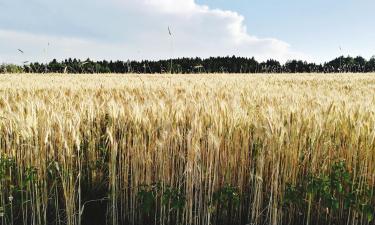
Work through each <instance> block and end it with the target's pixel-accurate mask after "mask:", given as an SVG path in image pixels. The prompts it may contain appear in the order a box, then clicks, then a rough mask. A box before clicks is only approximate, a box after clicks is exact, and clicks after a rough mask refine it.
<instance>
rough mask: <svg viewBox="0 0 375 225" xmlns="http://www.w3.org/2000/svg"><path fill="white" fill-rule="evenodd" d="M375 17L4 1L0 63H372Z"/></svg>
mask: <svg viewBox="0 0 375 225" xmlns="http://www.w3.org/2000/svg"><path fill="white" fill-rule="evenodd" d="M374 9H375V1H374V0H355V1H354V0H329V1H328V0H303V1H301V0H282V1H281V0H0V63H1V62H12V63H22V62H23V61H40V62H46V61H49V60H51V59H53V58H56V59H59V60H61V59H64V58H69V57H77V58H81V59H86V58H88V57H89V58H91V59H95V60H101V59H107V60H117V59H120V60H127V59H165V58H170V57H183V56H185V57H194V56H200V57H209V56H226V55H238V56H246V57H251V56H254V57H255V58H256V59H258V60H264V59H268V58H274V59H278V60H281V61H286V60H287V59H292V58H298V59H305V60H311V61H315V62H323V61H326V60H329V59H331V58H333V57H336V56H338V55H341V54H344V55H348V54H350V55H353V56H355V55H362V56H364V57H366V58H369V57H371V56H372V55H375V29H374V28H373V26H374V25H373V23H374V21H375V13H374V12H373V11H374ZM168 27H170V30H171V32H172V36H170V35H169V34H168ZM340 47H341V50H340ZM17 49H22V50H23V51H24V53H23V54H21V53H20V52H19V51H18V50H17Z"/></svg>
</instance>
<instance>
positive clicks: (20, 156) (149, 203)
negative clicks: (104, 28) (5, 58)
mask: <svg viewBox="0 0 375 225" xmlns="http://www.w3.org/2000/svg"><path fill="white" fill-rule="evenodd" d="M374 141H375V74H367V75H364V74H346V75H332V74H330V75H324V74H316V75H281V74H278V75H221V74H220V75H219V74H216V75H174V76H170V75H53V74H50V75H46V74H39V75H38V74H33V75H31V74H30V75H26V74H25V75H1V76H0V224H3V225H18V224H19V225H21V224H25V225H29V224H31V225H44V224H51V225H52V224H53V225H65V224H66V225H81V224H85V225H86V224H87V225H89V224H90V225H91V224H98V225H101V224H106V223H107V224H110V225H117V224H130V225H151V224H155V225H175V224H186V225H209V224H212V225H221V224H222V225H227V224H239V225H244V224H254V225H280V224H295V225H300V224H306V225H311V224H313V225H318V224H332V225H333V224H375V222H374V216H375V213H374V205H375V142H374Z"/></svg>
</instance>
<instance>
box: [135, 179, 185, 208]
mask: <svg viewBox="0 0 375 225" xmlns="http://www.w3.org/2000/svg"><path fill="white" fill-rule="evenodd" d="M137 196H138V199H139V202H140V205H141V210H142V211H143V212H144V213H146V214H150V213H155V207H156V205H157V203H158V202H160V203H161V205H162V206H164V207H167V208H168V209H169V210H168V212H173V211H180V210H182V209H183V208H184V207H185V202H186V198H185V196H184V195H183V193H182V192H181V191H180V190H178V189H176V188H172V187H169V186H164V187H162V185H161V184H160V183H157V184H153V185H141V186H140V187H139V191H138V195H137Z"/></svg>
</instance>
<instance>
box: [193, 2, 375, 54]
mask: <svg viewBox="0 0 375 225" xmlns="http://www.w3.org/2000/svg"><path fill="white" fill-rule="evenodd" d="M197 2H198V3H200V4H207V5H210V6H212V7H218V8H225V9H229V10H233V11H237V12H239V13H240V14H242V15H244V16H245V18H246V20H245V24H246V25H247V27H248V30H249V32H253V33H255V34H256V35H259V36H271V37H275V38H278V39H281V40H283V41H286V42H287V43H290V44H291V45H292V46H293V47H294V48H295V49H298V50H299V51H301V52H304V53H306V54H309V55H311V56H312V58H313V59H316V60H326V59H330V58H332V57H336V56H337V55H339V54H345V55H347V54H352V55H363V56H365V57H371V56H373V55H375V29H373V28H372V27H374V23H375V13H374V10H375V1H373V0H356V1H354V0H302V1H301V0H282V1H280V0H266V1H264V0H263V1H262V0H252V1H249V0H234V1H227V0H198V1H197ZM340 46H341V49H342V50H340Z"/></svg>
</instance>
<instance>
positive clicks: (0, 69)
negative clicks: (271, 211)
mask: <svg viewBox="0 0 375 225" xmlns="http://www.w3.org/2000/svg"><path fill="white" fill-rule="evenodd" d="M23 72H24V69H23V67H22V66H18V65H15V64H2V65H0V73H23Z"/></svg>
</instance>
